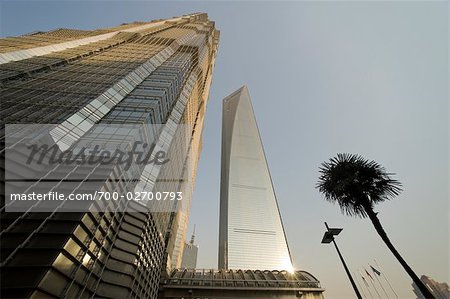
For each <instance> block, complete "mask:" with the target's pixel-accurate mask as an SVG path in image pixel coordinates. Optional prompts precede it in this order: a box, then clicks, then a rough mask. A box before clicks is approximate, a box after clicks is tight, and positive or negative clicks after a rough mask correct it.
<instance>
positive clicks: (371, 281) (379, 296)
mask: <svg viewBox="0 0 450 299" xmlns="http://www.w3.org/2000/svg"><path fill="white" fill-rule="evenodd" d="M363 268H364V267H363ZM364 271H366V274H369V272H367V270H366V268H364ZM368 276H369V277H370V283H371V284H372V286H373V288H374V290H375V292H376V293H377V295H378V298H380V299H382V298H381V295H380V293H378V290H377V288H376V287H375V284H374V283H373V278H372V276H370V274H369V275H368Z"/></svg>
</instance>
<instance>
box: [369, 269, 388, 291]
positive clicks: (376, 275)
mask: <svg viewBox="0 0 450 299" xmlns="http://www.w3.org/2000/svg"><path fill="white" fill-rule="evenodd" d="M368 265H369V267H370V268H371V269H372V272H374V274H375V277H376V278H377V281H378V283H379V284H380V287H381V289H382V290H383V292H384V293H385V294H386V298H388V299H389V295H388V293H387V292H386V290H385V289H384V287H383V285H382V284H381V281H380V279H379V278H378V274H377V273H375V271H374V270H373V267H372V266H371V265H370V264H368ZM379 273H380V274H381V272H379Z"/></svg>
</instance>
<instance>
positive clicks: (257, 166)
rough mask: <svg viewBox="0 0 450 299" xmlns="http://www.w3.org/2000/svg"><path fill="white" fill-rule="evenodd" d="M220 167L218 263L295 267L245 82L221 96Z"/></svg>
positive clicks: (226, 266) (228, 266)
mask: <svg viewBox="0 0 450 299" xmlns="http://www.w3.org/2000/svg"><path fill="white" fill-rule="evenodd" d="M221 167H222V169H221V184H220V226H219V269H250V270H288V271H292V270H293V267H292V262H291V257H290V253H289V249H288V244H287V241H286V236H285V233H284V228H283V223H282V221H281V216H280V212H279V209H278V204H277V200H276V197H275V192H274V189H273V185H272V179H271V177H270V173H269V168H268V166H267V161H266V157H265V154H264V150H263V145H262V142H261V138H260V135H259V131H258V126H257V124H256V119H255V115H254V112H253V108H252V104H251V100H250V95H249V92H248V89H247V87H246V86H244V87H242V88H240V89H239V90H237V91H235V92H234V93H232V94H231V95H229V96H228V97H226V98H225V99H224V100H223V117H222V165H221Z"/></svg>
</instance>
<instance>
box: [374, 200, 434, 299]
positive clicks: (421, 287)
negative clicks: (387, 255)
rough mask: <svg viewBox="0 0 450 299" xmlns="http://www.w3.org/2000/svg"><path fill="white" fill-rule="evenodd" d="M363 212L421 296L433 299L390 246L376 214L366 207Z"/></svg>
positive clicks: (392, 246)
mask: <svg viewBox="0 0 450 299" xmlns="http://www.w3.org/2000/svg"><path fill="white" fill-rule="evenodd" d="M365 211H366V213H367V215H368V216H369V218H370V220H372V223H373V226H374V227H375V229H376V231H377V233H378V234H379V235H380V237H381V239H383V241H384V243H386V246H387V247H388V248H389V249H390V250H391V252H392V253H393V254H394V256H395V257H396V258H397V260H398V261H399V262H400V264H401V265H402V266H403V268H404V269H405V271H406V272H407V273H408V274H409V276H410V277H411V278H412V280H413V281H414V283H415V284H416V285H417V287H418V288H419V290H420V292H422V295H423V296H424V297H425V298H427V299H435V297H434V296H433V294H431V292H430V290H429V289H428V288H427V287H426V286H425V284H424V283H423V282H422V281H421V280H420V279H419V277H418V276H417V275H416V273H414V271H413V270H412V269H411V267H410V266H409V265H408V264H407V263H406V261H405V260H404V259H403V258H402V256H401V255H400V253H398V251H397V250H396V249H395V247H394V245H392V243H391V241H390V240H389V238H388V236H387V234H386V232H385V231H384V229H383V226H382V225H381V222H380V220H379V219H378V217H377V214H376V213H375V212H374V211H373V210H372V208H371V207H369V208H368V207H366V208H365Z"/></svg>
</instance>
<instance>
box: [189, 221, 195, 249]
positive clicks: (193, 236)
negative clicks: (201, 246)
mask: <svg viewBox="0 0 450 299" xmlns="http://www.w3.org/2000/svg"><path fill="white" fill-rule="evenodd" d="M194 240H195V224H194V231H193V232H192V237H191V242H189V243H190V244H192V245H194Z"/></svg>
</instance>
